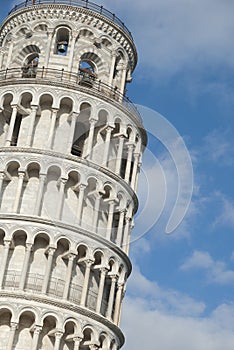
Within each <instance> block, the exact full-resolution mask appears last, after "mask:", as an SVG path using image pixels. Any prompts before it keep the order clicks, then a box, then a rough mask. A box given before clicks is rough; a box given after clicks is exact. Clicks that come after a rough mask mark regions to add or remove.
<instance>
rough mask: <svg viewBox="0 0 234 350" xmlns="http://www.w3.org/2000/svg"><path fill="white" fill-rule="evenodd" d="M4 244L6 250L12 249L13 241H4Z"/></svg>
mask: <svg viewBox="0 0 234 350" xmlns="http://www.w3.org/2000/svg"><path fill="white" fill-rule="evenodd" d="M3 242H4V247H5V248H8V247H10V245H11V240H10V239H4V240H3Z"/></svg>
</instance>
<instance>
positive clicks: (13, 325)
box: [11, 322, 19, 331]
mask: <svg viewBox="0 0 234 350" xmlns="http://www.w3.org/2000/svg"><path fill="white" fill-rule="evenodd" d="M18 325H19V324H18V323H17V322H11V331H15V330H16V329H17V328H18Z"/></svg>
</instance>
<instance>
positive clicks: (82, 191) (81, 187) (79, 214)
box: [76, 184, 86, 225]
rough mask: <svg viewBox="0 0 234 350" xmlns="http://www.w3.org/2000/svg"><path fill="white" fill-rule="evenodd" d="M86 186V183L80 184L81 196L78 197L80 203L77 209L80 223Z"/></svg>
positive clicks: (77, 218) (77, 217)
mask: <svg viewBox="0 0 234 350" xmlns="http://www.w3.org/2000/svg"><path fill="white" fill-rule="evenodd" d="M85 188H86V185H84V184H80V185H79V197H78V205H77V210H76V222H77V224H78V225H80V224H81V216H82V209H83V201H84V190H85Z"/></svg>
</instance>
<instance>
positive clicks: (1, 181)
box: [0, 171, 5, 204]
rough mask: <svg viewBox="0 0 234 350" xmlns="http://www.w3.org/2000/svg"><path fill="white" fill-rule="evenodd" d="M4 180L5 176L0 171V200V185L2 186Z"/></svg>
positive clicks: (0, 191) (0, 193)
mask: <svg viewBox="0 0 234 350" xmlns="http://www.w3.org/2000/svg"><path fill="white" fill-rule="evenodd" d="M4 179H5V174H4V172H3V171H0V198H2V196H1V195H2V185H3V181H4ZM0 204H1V203H0Z"/></svg>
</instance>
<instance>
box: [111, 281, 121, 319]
mask: <svg viewBox="0 0 234 350" xmlns="http://www.w3.org/2000/svg"><path fill="white" fill-rule="evenodd" d="M123 287H124V283H118V284H117V293H116V299H115V311H114V318H113V321H114V323H115V324H116V325H118V324H119V315H120V308H121V303H122V299H123Z"/></svg>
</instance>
